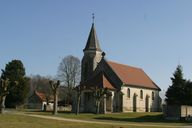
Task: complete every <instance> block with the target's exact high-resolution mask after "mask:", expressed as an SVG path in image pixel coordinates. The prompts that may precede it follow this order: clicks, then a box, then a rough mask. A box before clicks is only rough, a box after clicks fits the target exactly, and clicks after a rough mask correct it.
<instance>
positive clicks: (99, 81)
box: [82, 72, 115, 89]
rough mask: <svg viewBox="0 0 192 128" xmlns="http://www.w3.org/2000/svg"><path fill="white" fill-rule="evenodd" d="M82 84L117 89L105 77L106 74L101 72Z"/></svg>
mask: <svg viewBox="0 0 192 128" xmlns="http://www.w3.org/2000/svg"><path fill="white" fill-rule="evenodd" d="M82 85H85V86H87V87H96V86H97V87H100V88H108V89H115V88H114V86H113V85H112V83H111V82H110V81H109V80H108V79H107V78H106V77H105V75H104V74H103V73H102V72H100V73H99V74H97V75H96V76H94V77H92V78H90V79H88V80H87V81H85V82H84V83H82Z"/></svg>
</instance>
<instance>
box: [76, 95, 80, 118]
mask: <svg viewBox="0 0 192 128" xmlns="http://www.w3.org/2000/svg"><path fill="white" fill-rule="evenodd" d="M80 99H81V95H79V96H78V97H77V108H76V115H78V114H79V107H80Z"/></svg>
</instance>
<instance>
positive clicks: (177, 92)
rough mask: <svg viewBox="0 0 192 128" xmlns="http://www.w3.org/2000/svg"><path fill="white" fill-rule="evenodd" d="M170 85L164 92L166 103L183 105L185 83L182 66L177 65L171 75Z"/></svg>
mask: <svg viewBox="0 0 192 128" xmlns="http://www.w3.org/2000/svg"><path fill="white" fill-rule="evenodd" d="M171 80H172V85H171V86H169V88H168V90H167V92H166V99H165V100H166V102H167V104H168V105H184V104H187V101H186V92H185V90H186V83H187V81H186V80H185V79H184V78H183V73H182V66H181V65H178V66H177V68H176V70H175V72H174V73H173V77H171Z"/></svg>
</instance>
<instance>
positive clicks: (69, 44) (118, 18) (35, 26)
mask: <svg viewBox="0 0 192 128" xmlns="http://www.w3.org/2000/svg"><path fill="white" fill-rule="evenodd" d="M191 6H192V1H191V0H116V1H115V0H114V1H112V0H0V69H4V68H5V65H6V64H7V63H8V62H10V61H11V60H13V59H19V60H21V61H22V62H23V64H24V66H25V69H26V74H27V75H28V76H30V75H36V74H39V75H42V76H56V74H57V68H58V65H59V63H60V62H61V59H62V58H63V57H65V56H67V55H73V56H76V57H78V58H79V59H82V57H83V48H84V47H85V45H86V41H87V38H88V34H89V31H90V28H91V24H92V13H94V14H95V27H96V31H97V36H98V39H99V42H100V46H101V49H102V50H103V51H105V53H106V56H105V57H106V59H107V60H110V61H115V62H118V63H122V64H127V65H130V66H135V67H140V68H142V69H143V70H144V71H145V72H146V73H147V74H148V75H149V76H150V77H151V79H152V80H153V81H154V82H155V83H156V84H157V85H158V86H159V87H160V88H161V89H162V92H165V91H166V89H167V87H168V86H169V85H171V80H170V77H172V74H173V72H174V71H175V69H176V67H177V65H178V64H180V65H182V67H183V73H184V77H185V78H186V79H191V78H192V59H191V57H190V56H191V55H192V50H191V49H192V7H191Z"/></svg>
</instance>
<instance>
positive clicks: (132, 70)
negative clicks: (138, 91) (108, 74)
mask: <svg viewBox="0 0 192 128" xmlns="http://www.w3.org/2000/svg"><path fill="white" fill-rule="evenodd" d="M108 64H109V65H110V67H111V68H112V69H113V71H114V72H115V73H116V75H117V76H118V77H119V78H120V79H121V81H122V82H123V83H125V84H126V85H130V86H137V87H144V88H151V89H158V90H160V88H159V87H158V86H157V85H156V84H155V83H154V82H153V81H152V80H151V79H150V78H149V76H148V75H147V74H146V73H145V72H144V71H143V70H142V69H140V68H136V67H132V66H128V65H123V64H118V63H116V62H111V61H108Z"/></svg>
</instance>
